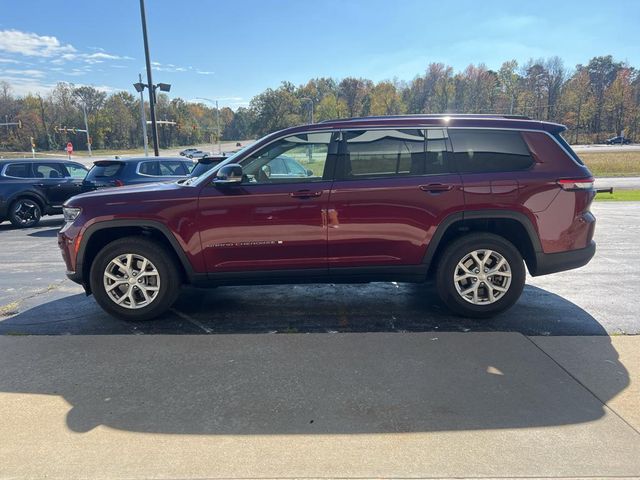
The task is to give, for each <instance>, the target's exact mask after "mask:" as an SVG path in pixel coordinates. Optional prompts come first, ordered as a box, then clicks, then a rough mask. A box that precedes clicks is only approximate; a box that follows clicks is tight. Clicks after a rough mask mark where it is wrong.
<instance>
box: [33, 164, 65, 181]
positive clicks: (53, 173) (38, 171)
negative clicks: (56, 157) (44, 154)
mask: <svg viewBox="0 0 640 480" xmlns="http://www.w3.org/2000/svg"><path fill="white" fill-rule="evenodd" d="M34 170H35V177H36V178H64V177H65V176H66V172H65V171H64V168H63V167H62V165H60V164H59V163H38V164H36V165H35V168H34Z"/></svg>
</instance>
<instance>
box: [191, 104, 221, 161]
mask: <svg viewBox="0 0 640 480" xmlns="http://www.w3.org/2000/svg"><path fill="white" fill-rule="evenodd" d="M196 99H197V100H204V101H206V102H211V104H213V105H215V106H216V130H217V131H218V153H222V149H221V147H220V109H219V108H218V101H217V100H211V99H210V98H204V97H196Z"/></svg>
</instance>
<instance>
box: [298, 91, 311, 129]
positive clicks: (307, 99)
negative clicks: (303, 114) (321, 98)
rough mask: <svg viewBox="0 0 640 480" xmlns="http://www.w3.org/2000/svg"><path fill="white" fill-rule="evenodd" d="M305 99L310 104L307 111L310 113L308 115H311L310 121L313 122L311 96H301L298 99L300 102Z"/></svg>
mask: <svg viewBox="0 0 640 480" xmlns="http://www.w3.org/2000/svg"><path fill="white" fill-rule="evenodd" d="M305 100H306V101H307V102H309V105H310V109H309V113H310V117H311V122H310V123H313V99H312V98H307V97H303V98H301V99H300V101H301V102H302V101H305Z"/></svg>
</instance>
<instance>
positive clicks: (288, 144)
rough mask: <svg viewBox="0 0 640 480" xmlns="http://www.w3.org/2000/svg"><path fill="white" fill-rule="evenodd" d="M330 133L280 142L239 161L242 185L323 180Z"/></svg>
mask: <svg viewBox="0 0 640 480" xmlns="http://www.w3.org/2000/svg"><path fill="white" fill-rule="evenodd" d="M330 142H331V133H330V132H326V133H306V134H300V135H292V136H289V137H286V138H283V139H280V140H278V141H276V142H274V143H272V144H271V145H268V146H267V147H265V148H264V149H262V150H260V151H259V152H257V153H255V154H254V155H252V156H250V157H249V158H247V159H245V160H244V161H242V162H241V165H242V168H243V173H244V175H245V183H247V184H274V183H307V182H321V181H322V180H323V179H324V178H326V173H327V172H325V170H326V165H327V157H328V155H329V144H330Z"/></svg>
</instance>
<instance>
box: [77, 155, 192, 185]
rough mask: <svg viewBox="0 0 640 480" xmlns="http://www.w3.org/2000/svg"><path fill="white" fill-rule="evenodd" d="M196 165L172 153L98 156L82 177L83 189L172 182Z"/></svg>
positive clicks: (188, 172) (189, 171)
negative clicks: (101, 157)
mask: <svg viewBox="0 0 640 480" xmlns="http://www.w3.org/2000/svg"><path fill="white" fill-rule="evenodd" d="M194 166H195V162H194V161H193V160H185V159H184V158H173V157H133V158H118V159H114V160H97V161H95V162H93V167H92V168H91V170H90V171H89V173H88V174H87V177H86V178H85V180H84V183H83V187H84V190H85V191H89V190H95V189H97V188H104V187H122V186H124V185H137V184H140V183H153V182H171V181H174V180H178V179H180V178H184V177H186V176H188V175H189V174H190V173H191V170H192V169H193V167H194Z"/></svg>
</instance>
